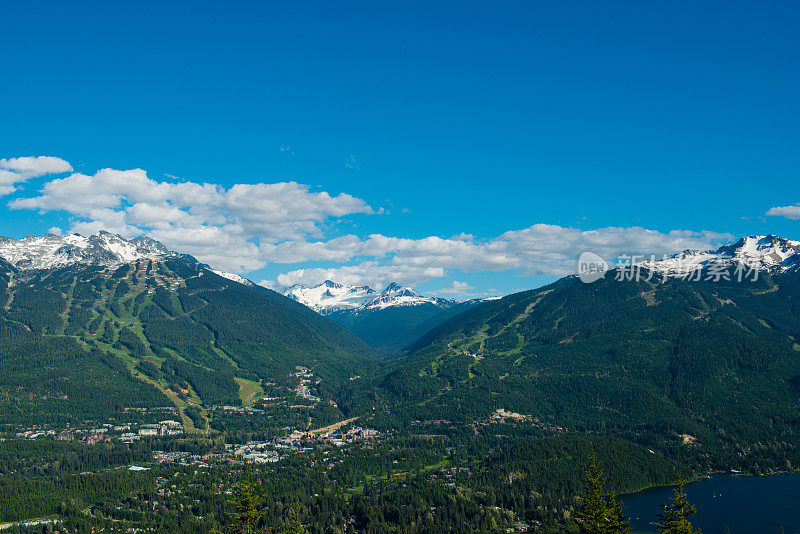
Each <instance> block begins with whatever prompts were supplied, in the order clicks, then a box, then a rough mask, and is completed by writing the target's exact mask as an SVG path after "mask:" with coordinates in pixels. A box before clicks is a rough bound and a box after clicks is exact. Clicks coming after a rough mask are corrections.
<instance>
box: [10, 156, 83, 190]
mask: <svg viewBox="0 0 800 534" xmlns="http://www.w3.org/2000/svg"><path fill="white" fill-rule="evenodd" d="M71 171H72V166H71V165H70V164H69V163H68V162H66V161H64V160H63V159H61V158H56V157H53V156H36V157H34V156H26V157H22V158H9V159H0V196H4V195H8V194H11V193H13V192H14V191H16V190H17V188H16V187H15V186H16V184H18V183H22V182H26V181H28V180H30V179H31V178H36V177H39V176H45V175H47V174H60V173H64V172H71Z"/></svg>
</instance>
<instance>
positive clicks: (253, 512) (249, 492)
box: [225, 473, 271, 534]
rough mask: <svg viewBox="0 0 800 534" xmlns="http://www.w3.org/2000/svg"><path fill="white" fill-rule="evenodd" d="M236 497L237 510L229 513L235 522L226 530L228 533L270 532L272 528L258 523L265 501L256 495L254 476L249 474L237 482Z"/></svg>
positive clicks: (260, 533) (263, 533) (261, 533)
mask: <svg viewBox="0 0 800 534" xmlns="http://www.w3.org/2000/svg"><path fill="white" fill-rule="evenodd" d="M234 491H235V493H236V499H235V500H234V501H233V503H234V504H235V506H236V511H235V512H233V513H231V514H229V515H230V517H231V519H233V524H232V525H230V526H228V527H227V528H226V529H225V530H226V532H227V533H228V534H270V532H271V531H270V529H267V528H259V526H258V524H259V522H260V520H261V518H262V517H263V516H264V513H265V511H264V502H263V499H262V498H261V497H259V496H258V495H256V491H255V487H254V486H253V482H252V478H251V477H250V476H249V473H248V477H247V478H246V479H245V480H243V481H242V482H239V483H238V484H236V487H235V490H234Z"/></svg>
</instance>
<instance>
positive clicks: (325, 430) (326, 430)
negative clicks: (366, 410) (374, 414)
mask: <svg viewBox="0 0 800 534" xmlns="http://www.w3.org/2000/svg"><path fill="white" fill-rule="evenodd" d="M356 419H358V417H351V418H350V419H345V420H344V421H339V422H338V423H333V424H332V425H328V426H323V427H322V428H317V429H316V430H312V431H311V433H312V434H329V433H331V432H335V431H336V430H339V429H340V428H342V427H343V426H345V425H347V424H350V423H352V422H353V421H355V420H356Z"/></svg>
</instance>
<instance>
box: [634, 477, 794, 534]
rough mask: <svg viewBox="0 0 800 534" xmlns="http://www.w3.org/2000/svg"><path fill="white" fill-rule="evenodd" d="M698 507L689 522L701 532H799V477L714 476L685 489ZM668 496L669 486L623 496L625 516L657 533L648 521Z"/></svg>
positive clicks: (640, 527)
mask: <svg viewBox="0 0 800 534" xmlns="http://www.w3.org/2000/svg"><path fill="white" fill-rule="evenodd" d="M686 494H687V495H688V496H689V502H691V503H692V504H694V505H695V507H696V508H697V514H695V515H694V516H692V518H691V521H692V524H694V526H695V527H699V528H700V529H702V531H703V534H724V533H725V532H727V530H726V529H727V528H730V532H731V533H732V534H737V533H750V532H758V533H761V532H765V533H770V532H775V533H779V532H780V529H781V527H784V528H785V531H786V534H795V533H796V532H800V473H789V474H780V475H770V476H764V477H753V476H735V475H715V476H714V477H712V478H710V479H703V480H700V481H699V482H695V483H693V484H690V485H688V486H686ZM671 498H672V488H656V489H650V490H645V491H642V492H639V493H635V494H632V495H626V496H622V497H621V500H622V502H623V503H624V504H625V515H626V516H628V517H630V518H631V524H632V527H633V530H634V531H643V532H655V528H654V527H652V526H650V522H652V521H655V520H656V514H658V513H660V512H661V508H660V507H659V505H660V504H662V503H666V502H668V501H669V500H670V499H671Z"/></svg>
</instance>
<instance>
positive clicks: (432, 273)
mask: <svg viewBox="0 0 800 534" xmlns="http://www.w3.org/2000/svg"><path fill="white" fill-rule="evenodd" d="M443 276H445V270H444V269H443V268H441V267H427V266H410V265H397V264H394V265H381V264H380V263H379V262H377V261H365V262H361V263H359V264H358V265H344V266H341V267H332V268H329V269H324V268H313V269H298V270H295V271H290V272H288V273H283V274H279V275H278V277H277V279H276V281H275V283H274V284H273V288H275V289H276V290H280V289H283V288H286V287H289V286H291V285H293V284H303V285H307V286H312V285H317V284H321V283H322V282H324V281H325V280H335V281H336V282H338V283H340V284H351V285H369V286H372V287H384V286H386V285H388V284H389V283H391V282H399V283H401V284H403V285H410V286H414V285H417V284H419V283H422V282H425V281H427V280H431V279H433V278H441V277H443Z"/></svg>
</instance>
